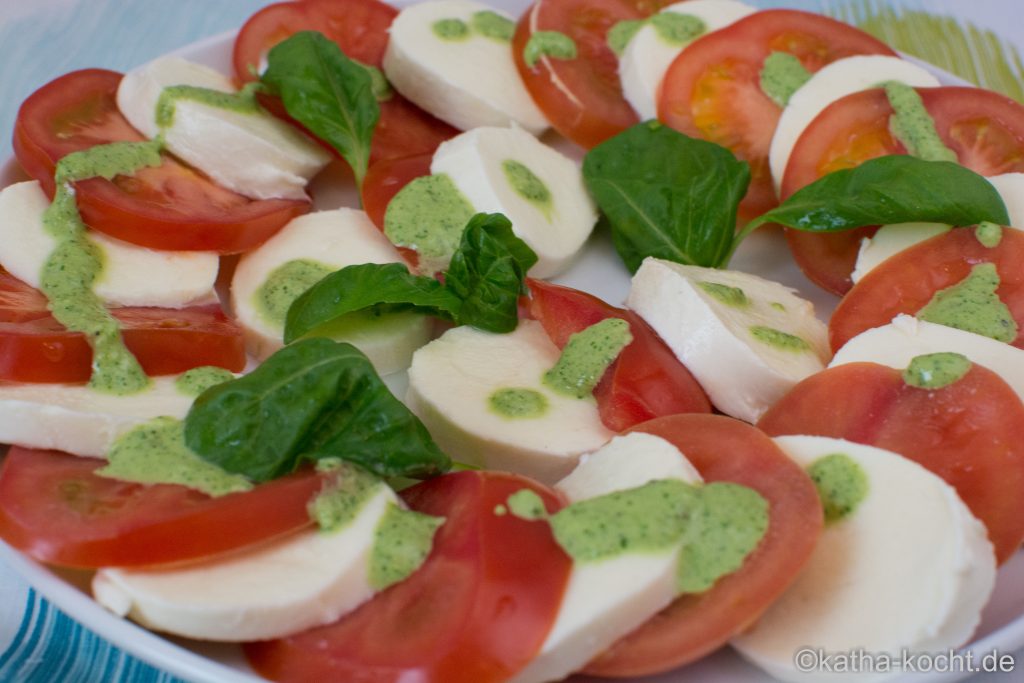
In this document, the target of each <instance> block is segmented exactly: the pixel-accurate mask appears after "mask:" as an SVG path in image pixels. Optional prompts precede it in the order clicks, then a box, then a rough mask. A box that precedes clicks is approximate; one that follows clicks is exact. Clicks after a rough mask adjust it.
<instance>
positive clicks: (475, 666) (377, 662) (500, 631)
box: [245, 472, 571, 683]
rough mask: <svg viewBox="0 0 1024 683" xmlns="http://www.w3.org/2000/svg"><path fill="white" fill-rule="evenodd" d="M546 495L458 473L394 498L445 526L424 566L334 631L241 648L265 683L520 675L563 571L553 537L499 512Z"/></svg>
mask: <svg viewBox="0 0 1024 683" xmlns="http://www.w3.org/2000/svg"><path fill="white" fill-rule="evenodd" d="M523 489H529V490H532V491H534V492H536V493H538V494H539V495H540V496H541V498H542V499H543V500H544V502H545V504H546V506H547V509H548V511H549V512H555V511H556V510H557V509H558V508H559V507H560V505H561V504H560V501H559V498H558V496H557V495H556V494H555V493H554V492H553V491H551V490H550V489H548V488H546V487H544V486H542V485H541V484H537V483H535V482H533V481H530V480H528V479H525V478H523V477H520V476H518V475H513V474H505V473H500V472H459V473H456V474H449V475H445V476H443V477H438V478H436V479H432V480H430V481H427V482H424V483H422V484H419V485H417V486H415V487H413V488H411V489H408V490H406V491H404V492H403V493H402V497H403V498H404V499H405V500H406V502H408V504H409V506H410V507H411V508H413V509H414V510H418V511H420V512H424V513H427V514H431V515H438V516H443V517H444V518H445V519H446V521H445V523H444V526H442V527H441V528H440V529H439V530H438V532H437V534H436V536H435V537H434V548H433V551H432V552H431V554H430V556H429V557H428V558H427V561H426V562H425V563H424V564H423V566H422V567H421V568H420V569H419V570H418V571H417V572H416V573H415V574H413V575H412V576H411V577H409V578H408V579H406V580H405V581H403V582H401V583H399V584H396V585H395V586H392V587H391V588H389V589H388V590H386V591H385V592H383V593H381V594H380V595H378V596H377V597H375V598H374V599H373V600H371V601H370V602H368V603H366V604H365V605H363V606H362V607H361V608H359V609H358V610H357V611H355V612H354V613H352V614H350V615H349V616H347V617H344V618H343V619H342V620H341V621H338V622H336V623H334V624H331V625H328V626H323V627H320V628H315V629H312V630H309V631H305V632H303V633H299V634H297V635H294V636H290V637H287V638H282V639H279V640H273V641H269V642H264V643H252V644H249V645H246V647H245V652H246V655H247V656H248V658H249V662H250V663H251V664H252V665H253V667H254V668H255V669H256V671H257V672H259V673H260V674H261V675H263V676H265V677H267V678H269V679H271V680H274V681H303V682H305V681H359V682H360V683H384V682H393V683H398V682H399V681H416V682H417V683H488V682H489V681H504V680H507V679H508V678H509V677H510V676H511V675H512V674H514V673H515V672H516V671H518V670H519V669H521V668H522V667H523V666H525V665H526V664H527V663H528V662H529V661H530V659H532V658H533V657H534V656H535V655H536V653H537V651H538V650H539V649H540V646H541V645H542V644H543V642H544V639H545V638H546V637H547V633H548V631H549V630H550V628H551V626H552V624H553V623H554V620H555V616H556V615H557V612H558V608H559V605H560V603H561V599H562V594H563V592H564V590H565V586H566V583H567V581H568V578H569V570H570V567H571V562H570V560H569V558H568V556H567V555H565V554H564V553H563V551H562V550H561V548H560V547H559V546H558V545H557V544H556V543H555V541H554V538H553V537H552V535H551V530H550V527H549V526H548V525H547V524H545V523H538V522H529V521H526V520H523V519H520V518H518V517H516V516H515V515H510V514H504V515H499V514H496V512H495V508H496V507H497V506H499V505H504V504H506V502H507V500H508V497H509V496H510V495H512V494H513V493H515V492H517V491H520V490H523Z"/></svg>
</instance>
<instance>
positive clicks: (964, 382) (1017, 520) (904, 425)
mask: <svg viewBox="0 0 1024 683" xmlns="http://www.w3.org/2000/svg"><path fill="white" fill-rule="evenodd" d="M1021 425H1024V404H1022V403H1021V400H1020V397H1018V396H1017V394H1016V393H1015V392H1014V391H1013V389H1011V388H1010V387H1009V385H1007V384H1006V382H1004V381H1003V380H1002V379H1001V378H1000V377H999V375H997V374H995V373H994V372H992V371H990V370H987V369H986V368H983V367H981V366H979V365H975V366H974V367H973V368H971V370H970V371H969V372H968V373H967V374H966V375H964V377H963V378H961V379H960V380H959V381H957V382H955V383H953V384H951V385H949V386H946V387H943V388H941V389H931V390H928V389H919V388H916V387H913V386H909V385H907V384H906V383H905V382H904V381H903V377H902V373H901V372H900V371H899V370H894V369H892V368H888V367H885V366H882V365H877V364H875V363H850V364H849V365H840V366H838V367H835V368H830V369H828V370H825V371H824V372H821V373H818V374H817V375H813V376H811V377H809V378H807V379H805V380H804V381H803V382H801V383H800V384H798V385H796V386H795V387H794V388H793V389H792V391H790V392H789V393H788V394H786V395H785V396H784V397H782V399H781V400H780V401H779V402H778V403H776V404H775V405H774V406H773V407H772V408H771V409H770V410H769V411H768V412H767V413H765V415H764V417H762V418H761V421H760V423H758V426H759V427H761V429H763V430H765V431H766V432H767V433H768V434H771V435H772V436H781V435H783V434H807V435H811V436H831V437H834V438H837V439H848V440H850V441H855V442H857V443H862V444H865V445H868V446H877V447H879V448H884V449H887V450H890V451H893V452H895V453H899V454H900V455H902V456H904V457H907V458H910V459H911V460H913V461H915V462H917V463H918V464H920V465H922V466H923V467H925V468H927V469H929V470H931V471H932V472H934V473H935V474H937V475H938V476H940V477H942V478H943V479H944V480H946V482H947V483H949V484H950V485H951V486H953V487H954V488H955V489H956V490H957V493H959V494H960V497H961V498H962V499H963V501H964V502H965V503H966V504H967V506H968V507H969V508H970V509H971V511H972V512H973V513H974V515H975V516H976V517H977V518H978V519H980V520H981V521H982V522H984V524H985V526H986V527H987V528H988V534H989V539H990V540H991V541H992V543H993V545H994V546H995V549H996V557H997V558H998V560H999V561H1000V562H1005V561H1006V560H1007V559H1008V558H1009V557H1010V556H1011V555H1013V553H1015V552H1016V551H1017V549H1018V548H1019V547H1020V545H1021V541H1022V540H1024V497H1022V496H1021V491H1024V441H1021V438H1020V428H1021Z"/></svg>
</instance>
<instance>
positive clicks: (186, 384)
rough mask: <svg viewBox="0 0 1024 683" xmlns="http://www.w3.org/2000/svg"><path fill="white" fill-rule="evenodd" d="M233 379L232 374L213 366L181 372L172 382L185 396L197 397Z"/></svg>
mask: <svg viewBox="0 0 1024 683" xmlns="http://www.w3.org/2000/svg"><path fill="white" fill-rule="evenodd" d="M234 378H235V375H234V373H232V372H231V371H230V370H225V369H224V368H218V367H217V366H215V365H203V366H201V367H198V368H192V369H191V370H188V371H186V372H183V373H182V374H180V375H179V376H178V378H177V379H175V380H174V387H175V388H176V389H177V390H178V391H180V392H181V393H183V394H185V395H186V396H198V395H199V394H201V393H203V392H204V391H206V390H207V389H209V388H210V387H215V386H217V385H218V384H222V383H224V382H227V381H228V380H232V379H234Z"/></svg>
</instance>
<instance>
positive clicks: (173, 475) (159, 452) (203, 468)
mask: <svg viewBox="0 0 1024 683" xmlns="http://www.w3.org/2000/svg"><path fill="white" fill-rule="evenodd" d="M107 461H108V462H107V465H106V466H105V467H102V468H100V469H98V470H96V474H98V475H99V476H101V477H108V478H110V479H120V480H122V481H131V482H137V483H140V484H179V485H181V486H187V487H189V488H190V489H195V490H196V491H202V492H203V493H205V494H206V495H208V496H215V497H216V496H223V495H226V494H228V493H236V492H239V491H249V490H250V489H252V483H251V482H250V481H249V480H248V479H246V478H245V477H243V476H241V475H239V474H231V473H229V472H225V471H224V470H222V469H221V468H219V467H217V466H216V465H214V464H213V463H210V462H207V461H206V460H203V459H202V458H201V457H199V456H198V455H196V454H195V453H194V452H193V451H192V450H191V449H189V447H188V446H186V445H185V423H184V422H182V421H181V420H178V419H176V418H173V417H158V418H155V419H153V420H150V421H149V422H146V423H143V424H141V425H138V426H137V427H134V428H133V429H131V430H130V431H128V432H126V433H125V434H123V435H121V436H120V437H118V438H117V440H116V441H114V444H113V446H111V448H110V452H109V453H108V454H107Z"/></svg>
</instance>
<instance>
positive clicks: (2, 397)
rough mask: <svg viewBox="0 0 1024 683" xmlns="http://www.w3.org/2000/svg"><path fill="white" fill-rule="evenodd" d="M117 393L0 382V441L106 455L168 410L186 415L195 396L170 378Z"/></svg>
mask: <svg viewBox="0 0 1024 683" xmlns="http://www.w3.org/2000/svg"><path fill="white" fill-rule="evenodd" d="M151 382H152V383H151V385H150V387H149V388H148V389H146V390H145V391H141V392H139V393H137V394H131V395H127V396H118V395H115V394H107V393H103V392H99V391H94V390H93V389H90V388H89V387H88V386H86V385H84V384H74V385H71V384H0V443H7V444H14V445H17V446H24V447H26V448H40V449H54V450H58V451H64V452H66V453H73V454H74V455H83V456H88V457H93V458H105V457H106V456H107V451H108V450H110V446H111V444H113V443H114V440H115V439H116V438H117V437H119V436H121V435H122V434H124V433H125V432H127V431H129V430H130V429H132V428H133V427H136V426H138V425H140V424H142V423H144V422H148V421H149V420H152V419H153V418H155V417H160V416H162V415H166V416H169V417H177V418H184V417H185V415H186V414H187V413H188V409H189V407H190V406H191V405H192V401H193V399H194V398H195V397H194V396H192V395H190V394H186V393H185V392H183V391H181V390H179V389H178V388H177V387H176V386H175V378H174V377H153V378H152V379H151Z"/></svg>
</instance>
